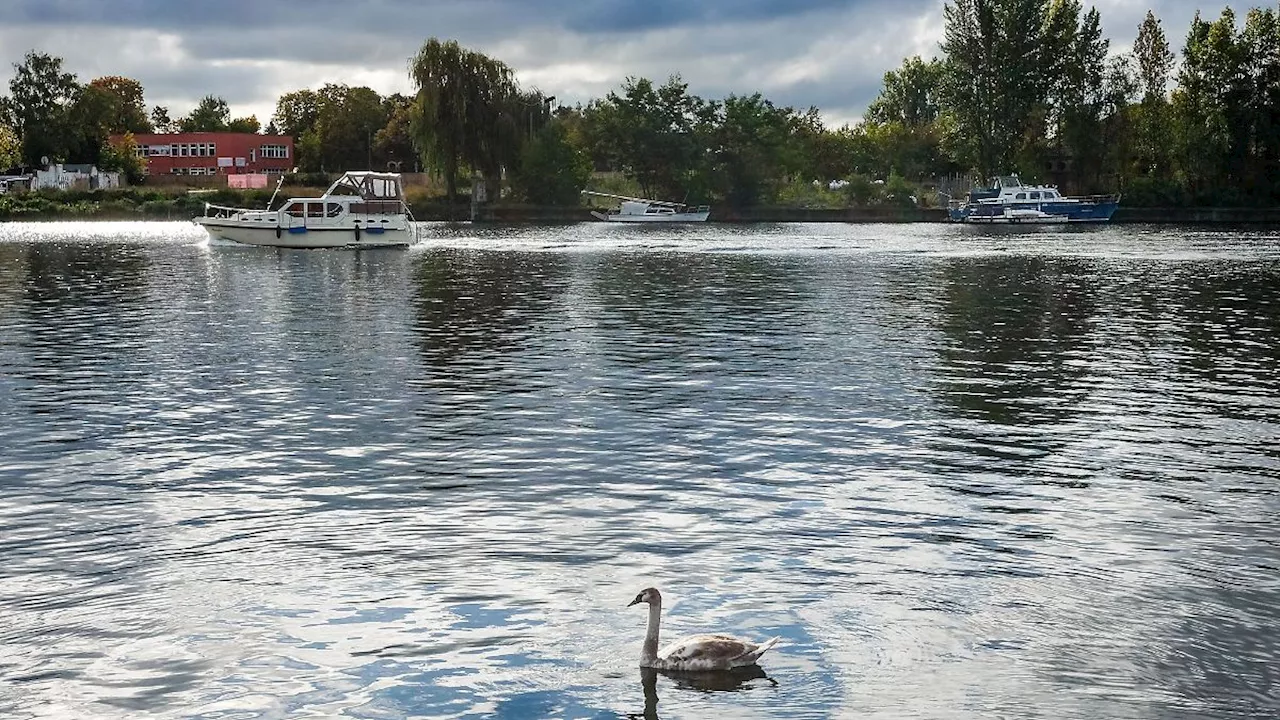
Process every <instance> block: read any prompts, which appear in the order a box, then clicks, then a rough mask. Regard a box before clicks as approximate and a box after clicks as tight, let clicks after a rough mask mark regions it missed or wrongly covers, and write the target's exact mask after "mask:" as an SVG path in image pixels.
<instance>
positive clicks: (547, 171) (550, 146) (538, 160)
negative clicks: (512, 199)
mask: <svg viewBox="0 0 1280 720" xmlns="http://www.w3.org/2000/svg"><path fill="white" fill-rule="evenodd" d="M590 178H591V161H590V160H589V159H588V158H587V155H586V153H585V152H583V151H582V150H580V149H578V148H576V147H574V146H573V145H572V144H571V143H570V142H569V133H568V129H567V128H565V126H564V125H563V124H561V123H559V122H552V123H550V124H548V125H547V126H545V127H543V128H542V129H541V130H540V131H538V134H537V135H535V136H534V138H533V140H532V141H531V142H529V143H527V144H526V145H525V147H524V150H523V152H522V154H521V159H520V168H519V171H518V172H517V173H516V175H515V177H514V178H513V180H514V182H513V184H514V185H515V188H516V191H517V192H518V193H519V194H520V196H521V197H522V198H524V199H525V200H526V201H528V202H531V203H535V204H538V205H577V204H579V203H580V202H581V193H582V190H583V189H584V188H586V186H587V181H588V180H589V179H590Z"/></svg>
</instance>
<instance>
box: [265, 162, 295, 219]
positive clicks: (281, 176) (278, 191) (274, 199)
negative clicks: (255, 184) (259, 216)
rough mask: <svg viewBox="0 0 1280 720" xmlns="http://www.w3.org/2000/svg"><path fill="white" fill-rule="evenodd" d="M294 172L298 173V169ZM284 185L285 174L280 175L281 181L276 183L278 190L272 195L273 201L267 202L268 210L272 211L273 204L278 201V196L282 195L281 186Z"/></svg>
mask: <svg viewBox="0 0 1280 720" xmlns="http://www.w3.org/2000/svg"><path fill="white" fill-rule="evenodd" d="M293 171H294V172H298V168H294V169H293ZM283 184H284V173H280V179H279V180H277V181H276V190H275V192H273V193H271V199H270V200H268V201H267V209H268V210H270V209H271V203H273V202H275V201H276V195H278V194H280V186H281V185H283Z"/></svg>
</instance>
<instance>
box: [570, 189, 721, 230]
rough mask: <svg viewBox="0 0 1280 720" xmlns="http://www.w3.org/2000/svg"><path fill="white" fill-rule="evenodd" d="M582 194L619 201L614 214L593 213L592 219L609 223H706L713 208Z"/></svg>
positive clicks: (588, 193) (601, 194)
mask: <svg viewBox="0 0 1280 720" xmlns="http://www.w3.org/2000/svg"><path fill="white" fill-rule="evenodd" d="M582 194H583V195H594V196H595V197H605V198H612V199H614V200H618V201H619V204H618V208H617V210H614V211H613V212H607V213H606V212H600V211H598V210H592V211H591V216H592V217H594V218H596V219H598V220H604V221H607V222H629V223H652V222H662V223H676V222H705V221H706V219H707V217H708V216H710V215H711V207H710V206H708V205H698V206H696V207H695V206H690V205H685V204H684V203H676V202H666V201H665V200H646V199H645V198H635V197H627V196H626V195H613V194H611V193H600V192H592V191H591V190H583V191H582Z"/></svg>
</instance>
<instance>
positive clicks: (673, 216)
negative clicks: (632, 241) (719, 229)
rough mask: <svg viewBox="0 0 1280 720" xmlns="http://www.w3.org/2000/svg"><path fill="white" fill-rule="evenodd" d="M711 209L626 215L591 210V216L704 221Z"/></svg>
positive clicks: (627, 220) (621, 219) (617, 219)
mask: <svg viewBox="0 0 1280 720" xmlns="http://www.w3.org/2000/svg"><path fill="white" fill-rule="evenodd" d="M710 215H711V211H710V210H707V211H703V212H687V213H664V214H661V215H659V214H653V215H628V214H625V213H623V214H620V213H609V214H605V213H602V212H598V211H595V210H593V211H591V216H592V217H594V218H596V219H597V220H604V221H606V222H623V223H690V222H706V220H707V218H708V217H710Z"/></svg>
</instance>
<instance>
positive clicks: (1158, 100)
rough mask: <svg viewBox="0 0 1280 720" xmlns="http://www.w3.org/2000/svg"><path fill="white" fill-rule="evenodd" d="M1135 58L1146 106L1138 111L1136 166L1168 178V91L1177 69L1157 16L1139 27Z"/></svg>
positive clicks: (1147, 173) (1149, 13) (1157, 175)
mask: <svg viewBox="0 0 1280 720" xmlns="http://www.w3.org/2000/svg"><path fill="white" fill-rule="evenodd" d="M1133 59H1134V63H1135V65H1136V66H1137V75H1138V80H1139V83H1140V85H1141V88H1142V105H1141V107H1140V108H1139V109H1138V119H1137V138H1136V140H1137V143H1136V145H1137V147H1136V148H1135V153H1134V154H1135V158H1134V161H1135V164H1136V166H1137V171H1138V172H1139V173H1140V174H1143V175H1148V176H1152V177H1166V176H1167V175H1168V174H1169V172H1170V170H1171V168H1170V162H1169V150H1168V148H1169V142H1168V138H1169V103H1168V100H1167V99H1166V90H1167V88H1168V86H1169V73H1170V72H1171V71H1172V69H1173V53H1172V52H1171V51H1170V50H1169V43H1168V41H1167V40H1166V39H1165V36H1164V30H1163V29H1161V27H1160V21H1159V20H1158V19H1156V16H1155V13H1153V12H1151V11H1150V10H1148V11H1147V17H1146V18H1145V19H1144V20H1143V21H1142V24H1141V25H1139V26H1138V36H1137V38H1136V39H1135V40H1134V41H1133Z"/></svg>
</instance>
